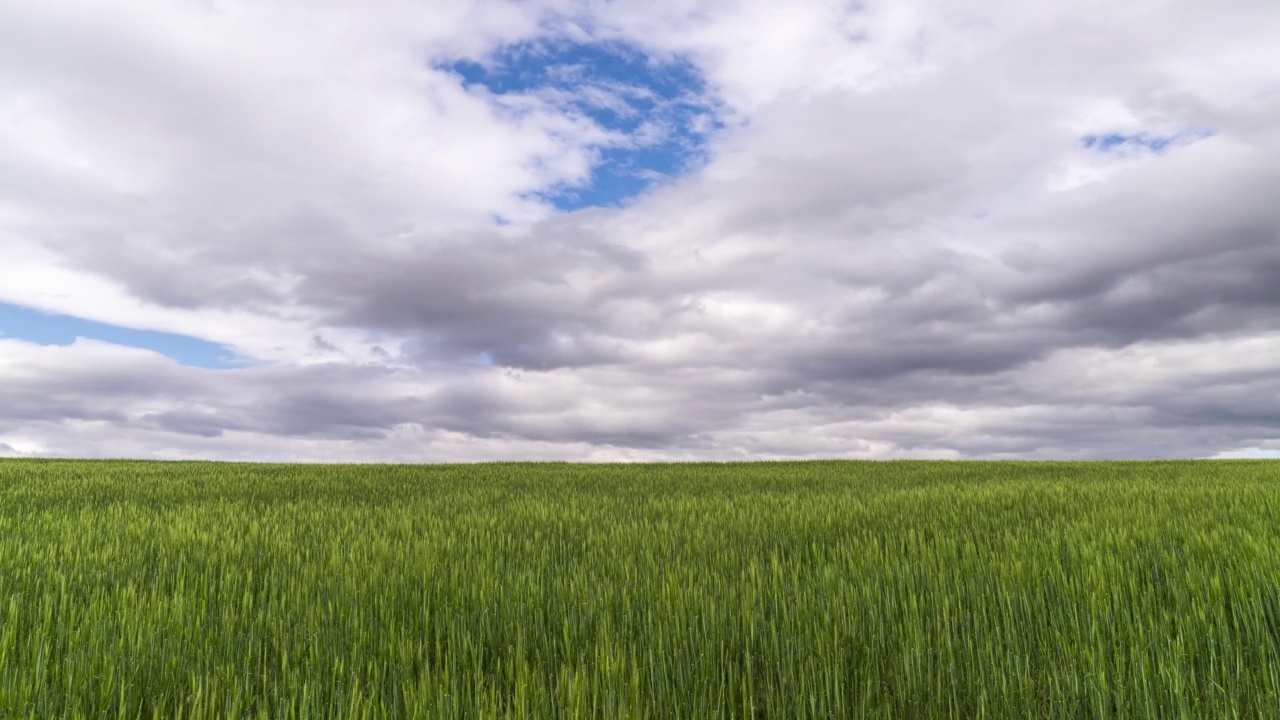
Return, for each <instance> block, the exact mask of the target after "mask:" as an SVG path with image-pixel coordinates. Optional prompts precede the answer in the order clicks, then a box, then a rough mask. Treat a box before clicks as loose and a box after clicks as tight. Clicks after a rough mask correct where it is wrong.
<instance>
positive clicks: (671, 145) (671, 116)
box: [441, 39, 720, 211]
mask: <svg viewBox="0 0 1280 720" xmlns="http://www.w3.org/2000/svg"><path fill="white" fill-rule="evenodd" d="M441 67H443V68H444V69H446V70H449V71H450V72H453V73H456V74H457V75H458V76H459V77H460V78H461V80H462V82H463V84H464V85H465V86H467V87H479V88H483V89H484V90H486V91H487V92H489V93H492V94H493V95H496V96H503V95H512V96H520V95H524V96H532V97H536V98H539V99H541V100H543V101H544V102H547V103H551V104H554V105H555V106H557V107H559V108H561V109H562V110H564V111H567V112H571V113H575V114H579V115H581V116H585V117H587V118H590V119H591V121H592V122H594V123H595V124H596V125H597V126H598V127H599V128H601V129H602V130H604V131H606V132H607V133H608V134H609V135H610V136H611V137H613V138H616V139H615V140H613V141H610V142H608V143H606V144H602V145H600V146H598V147H596V148H594V151H595V160H596V162H595V165H594V167H593V171H592V174H591V178H590V180H589V181H588V182H587V183H584V184H582V185H579V186H573V187H569V186H561V187H555V188H549V189H547V190H544V191H542V192H540V193H538V197H540V198H542V199H543V200H545V201H547V202H550V203H551V204H553V205H554V206H555V207H556V208H558V209H560V210H563V211H571V210H577V209H580V208H584V207H592V206H602V207H609V206H617V205H621V204H623V203H625V202H626V201H628V200H630V199H631V198H634V197H636V196H637V195H640V194H641V193H643V192H645V191H646V190H648V189H650V188H652V187H653V186H654V185H655V184H657V183H660V182H662V181H663V180H666V179H670V178H673V177H676V176H678V175H680V174H682V173H684V172H687V171H688V170H690V169H691V168H693V167H695V166H696V165H697V164H698V163H700V162H702V161H703V160H704V159H705V153H706V143H707V139H708V135H709V134H710V133H712V132H714V131H715V130H716V129H717V128H719V127H720V122H719V120H718V119H717V113H716V107H715V103H714V101H713V100H712V99H711V98H710V95H709V93H708V89H707V85H706V81H705V80H704V79H703V77H702V75H701V74H700V73H699V72H698V70H697V68H696V67H695V66H694V65H693V64H692V63H690V62H689V61H688V60H687V59H684V58H680V57H666V58H659V57H655V56H652V55H649V54H646V53H645V52H643V51H642V50H641V49H640V48H638V47H636V46H634V45H630V44H627V43H622V42H591V43H582V42H575V41H570V40H564V39H558V40H543V41H538V42H522V43H516V44H512V45H508V46H505V47H503V48H500V49H499V50H498V51H497V52H496V53H494V54H492V55H490V56H489V57H485V58H482V59H479V60H475V59H462V60H455V61H453V62H450V63H447V64H444V65H442V66H441Z"/></svg>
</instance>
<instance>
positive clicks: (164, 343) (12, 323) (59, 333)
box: [0, 303, 238, 370]
mask: <svg viewBox="0 0 1280 720" xmlns="http://www.w3.org/2000/svg"><path fill="white" fill-rule="evenodd" d="M0 338H12V339H15V340H25V341H27V342H31V343H36V344H37V345H70V344H71V343H73V342H75V340H76V338H85V339H89V340H99V341H102V342H108V343H113V344H116V345H126V346H129V347H136V348H142V349H144V350H151V351H153V352H157V353H160V354H161V355H165V356H166V357H169V358H171V359H173V360H174V361H175V362H178V363H179V364H182V365H189V366H191V367H200V368H208V369H213V370H226V369H230V368H234V367H237V366H238V363H237V361H236V360H235V357H234V354H233V353H232V352H231V351H230V350H228V349H227V348H225V347H223V346H222V345H219V344H217V343H213V342H209V341H207V340H201V339H199V338H194V337H190V336H187V335H179V334H176V333H167V332H159V331H155V330H134V329H132V328H126V327H121V326H118V325H111V324H108V323H101V322H96V321H94V320H85V319H84V318H78V317H73V316H70V315H57V314H52V313H45V312H41V311H39V310H32V309H30V308H26V307H22V306H20V305H12V304H9V303H0Z"/></svg>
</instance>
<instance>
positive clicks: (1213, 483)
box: [0, 460, 1280, 720]
mask: <svg viewBox="0 0 1280 720" xmlns="http://www.w3.org/2000/svg"><path fill="white" fill-rule="evenodd" d="M0 717H3V718H10V717H12V718H27V717H30V718H60V717H65V718H236V717H246V718H257V717H263V718H321V717H344V718H402V717H404V718H415V717H421V718H577V717H597V718H611V719H612V718H619V719H620V718H655V719H657V718H662V719H665V718H691V719H697V720H705V719H707V718H728V717H739V718H786V719H788V720H790V719H793V718H861V717H867V718H966V719H969V718H1188V719H1191V718H1194V719H1197V720H1198V719H1201V718H1277V717H1280V463H1276V462H1268V461H1199V462H1134V463H1119V462H1117V463H987V462H963V463H957V462H890V463H869V462H809V463H749V464H672V465H665V464H662V465H571V464H554V463H549V464H489V465H453V466H391V465H386V466H354V465H350V466H300V465H247V464H218V463H145V462H123V461H112V462H79V461H30V460H15V461H0Z"/></svg>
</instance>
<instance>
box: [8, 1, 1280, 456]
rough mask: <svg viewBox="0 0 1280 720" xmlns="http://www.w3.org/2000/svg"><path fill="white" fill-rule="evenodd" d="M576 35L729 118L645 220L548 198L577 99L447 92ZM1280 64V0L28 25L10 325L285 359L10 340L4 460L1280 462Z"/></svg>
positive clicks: (652, 198)
mask: <svg viewBox="0 0 1280 720" xmlns="http://www.w3.org/2000/svg"><path fill="white" fill-rule="evenodd" d="M548 33H552V34H554V33H561V34H564V33H569V34H574V35H576V36H577V37H578V39H579V40H590V39H592V38H595V39H604V38H612V39H622V40H625V41H626V42H629V43H634V44H636V45H638V46H639V47H643V48H646V49H647V50H648V51H649V52H652V53H655V54H661V53H670V54H675V55H679V56H681V57H685V58H688V59H689V60H690V61H691V62H693V63H695V64H696V65H697V66H698V68H699V69H700V71H701V72H702V73H703V74H704V75H705V77H706V79H707V81H708V92H709V93H712V94H713V95H714V97H712V98H707V100H709V101H715V102H718V103H720V104H719V105H718V107H720V108H721V110H722V112H723V113H724V119H725V120H727V124H726V127H725V128H724V129H722V130H720V131H717V132H716V133H715V134H714V135H713V137H712V139H711V143H710V146H709V152H710V158H709V163H708V164H707V166H706V167H705V168H702V169H699V170H697V171H695V172H693V173H691V174H690V175H688V176H686V177H683V178H680V179H678V180H676V181H674V182H673V183H671V184H669V185H667V186H665V187H662V188H660V189H658V190H655V191H654V192H652V193H651V194H649V195H646V196H645V197H642V198H640V199H638V200H637V201H636V202H634V203H633V204H631V205H629V206H628V207H626V208H624V209H617V210H602V209H592V210H584V211H581V212H577V213H570V214H558V213H556V212H554V210H553V209H552V208H551V207H549V206H547V205H545V204H543V203H541V202H539V201H537V200H536V199H531V197H532V196H531V195H530V193H533V192H535V191H539V190H547V189H550V188H552V187H555V186H557V185H558V184H562V183H566V182H570V183H572V182H575V181H580V180H582V179H583V178H585V177H586V176H587V174H588V173H589V170H590V163H591V162H592V159H593V157H594V155H593V148H594V147H596V146H598V145H599V144H600V143H601V142H605V141H609V142H613V141H614V140H616V139H610V138H608V137H607V135H606V134H605V131H604V130H603V129H602V128H600V127H598V126H596V125H594V124H592V123H591V122H589V120H588V119H587V118H584V117H582V116H581V115H579V114H577V113H575V112H572V111H571V110H570V109H569V108H566V107H563V106H561V105H559V104H558V100H557V99H556V98H555V97H553V96H551V95H548V94H546V93H543V94H542V95H539V94H536V93H534V94H526V95H521V96H510V97H497V96H494V95H491V94H489V93H486V92H484V91H482V90H479V89H471V90H468V89H466V88H464V87H463V86H462V84H461V82H460V79H459V78H458V77H456V76H454V75H452V74H450V73H448V72H445V71H442V70H438V69H434V68H435V64H436V63H437V62H438V61H440V60H442V59H447V58H451V57H459V56H466V57H472V58H482V57H484V56H485V54H486V53H488V52H490V51H492V50H493V49H495V48H498V47H500V46H501V45H503V44H504V43H510V42H515V41H518V40H522V39H529V38H534V37H538V36H540V35H546V34H548ZM1277 36H1280V10H1277V9H1276V8H1275V7H1274V6H1273V5H1272V4H1270V3H1266V2H1261V1H1258V2H1247V1H1245V0H1232V2H1230V3H1228V4H1227V5H1226V6H1221V7H1219V6H1213V7H1210V6H1205V5H1203V4H1202V3H1199V4H1198V3H1192V2H1190V1H1189V0H1185V1H1184V0H1150V1H1149V2H1143V3H1137V4H1128V5H1125V6H1124V7H1123V8H1121V7H1116V6H1113V5H1111V4H1105V5H1104V4H1102V3H1084V4H1080V3H1065V2H1049V3H1036V4H1030V5H1021V6H1018V7H1016V8H1010V7H1007V6H1006V5H1005V4H1000V3H994V2H989V1H987V0H966V1H965V2H961V3H954V2H945V3H944V2H940V1H939V2H934V1H933V0H930V1H923V0H922V1H918V2H907V3H900V2H895V3H888V2H872V3H867V4H866V5H865V6H863V5H860V4H853V3H846V2H814V3H804V4H800V5H794V4H793V5H781V4H778V3H765V2H747V3H741V2H734V3H729V2H719V1H718V0H705V1H698V0H661V1H660V2H643V3H642V2H633V1H632V0H618V1H616V2H542V3H515V2H490V1H484V2H471V3H410V2H399V1H398V0H387V1H386V2H381V3H375V4H373V5H368V6H361V7H360V8H355V7H354V6H349V5H345V4H341V3H322V4H320V5H316V6H314V7H313V6H311V5H309V6H307V8H305V9H303V8H301V6H298V7H295V6H293V5H290V4H288V3H272V2H267V3H248V2H243V3H242V2H204V3H197V2H188V3H183V2H179V3H160V2H155V3H145V2H144V3H138V2H135V3H111V4H108V6H103V5H101V4H99V3H75V2H69V1H67V2H58V3H36V2H17V3H9V4H8V5H6V6H5V7H4V8H0V124H2V125H3V127H4V130H5V132H3V133H0V301H8V302H16V303H19V304H24V305H29V306H33V307H39V308H42V309H47V310H53V311H58V312H62V313H68V314H74V315H79V316H83V317H88V318H91V319H95V320H100V321H103V322H110V323H117V324H123V325H128V326H133V327H144V328H152V329H159V330H167V331H170V332H182V333H186V334H192V335H197V336H200V337H203V338H205V339H208V340H213V341H215V342H219V343H222V344H226V345H227V346H229V347H232V348H234V349H235V350H236V351H238V352H240V353H242V354H244V355H246V356H250V357H253V358H256V359H258V360H259V361H260V364H259V365H257V366H255V367H252V368H248V369H243V370H234V371H205V370H197V369H193V368H183V367H180V366H178V365H176V364H174V363H172V362H170V361H168V360H167V359H165V358H163V357H161V356H158V355H155V354H153V353H146V352H143V351H136V350H129V349H123V348H118V347H112V346H107V345H103V344H95V343H88V342H80V343H77V344H75V345H73V346H71V347H67V348H40V347H36V346H33V345H30V344H29V343H23V342H20V341H16V340H4V339H0V396H3V397H5V398H6V402H4V403H0V405H3V407H0V443H3V444H4V445H5V446H7V447H8V450H6V452H10V453H26V454H42V453H49V454H71V455H130V456H157V457H196V456H199V457H204V456H216V457H228V458H240V459H249V458H272V459H276V458H278V459H316V460H323V459H397V460H398V459H411V460H461V459H488V458H492V459H499V458H516V457H526V458H531V459H546V458H567V459H654V458H670V459H682V458H694V457H699V458H719V459H729V458H747V457H798V456H808V455H822V456H856V457H894V456H901V455H912V456H928V457H958V456H969V455H981V456H1000V457H1005V456H1010V457H1014V456H1016V457H1090V456H1123V457H1141V456H1152V455H1158V456H1167V455H1197V456H1205V455H1212V454H1214V453H1217V452H1220V451H1223V452H1226V451H1236V450H1238V449H1240V448H1244V447H1254V448H1266V447H1268V443H1269V442H1274V441H1275V440H1276V439H1277V438H1280V412H1278V410H1277V406H1276V405H1275V404H1274V401H1272V400H1269V398H1275V397H1280V393H1278V392H1277V391H1280V386H1278V385H1277V384H1278V383H1280V373H1277V372H1276V371H1275V370H1274V367H1275V366H1276V364H1275V362H1274V359H1275V358H1280V344H1277V343H1278V342H1280V341H1278V340H1277V337H1278V336H1277V334H1276V333H1277V332H1280V327H1278V326H1277V324H1276V320H1275V318H1277V317H1280V315H1278V314H1277V312H1276V310H1277V305H1278V304H1280V296H1278V295H1277V294H1276V290H1275V288H1276V287H1280V209H1277V207H1276V206H1275V203H1274V201H1273V198H1274V197H1275V194H1276V190H1277V189H1278V188H1280V131H1277V130H1276V129H1275V128H1276V127H1280V125H1277V122H1276V121H1277V120H1280V86H1278V85H1277V84H1276V82H1275V81H1274V78H1276V77H1280V50H1277V49H1276V46H1275V43H1274V42H1272V41H1271V39H1272V38H1274V37H1277ZM584 91H592V90H591V88H584ZM512 103H516V104H518V107H513V106H512ZM1189 129H1196V130H1198V129H1205V130H1212V131H1213V133H1214V134H1213V136H1212V137H1209V138H1206V139H1202V140H1199V141H1198V142H1194V143H1190V142H1188V143H1185V144H1174V145H1171V146H1170V147H1169V148H1168V149H1167V150H1166V151H1165V152H1163V153H1160V154H1156V153H1135V154H1130V155H1127V156H1121V155H1116V154H1103V153H1097V152H1094V151H1092V150H1089V149H1087V148H1084V147H1082V146H1081V142H1080V140H1081V137H1082V136H1083V135H1086V134H1108V133H1126V134H1137V133H1148V134H1150V135H1153V136H1166V137H1167V136H1172V135H1176V134H1178V133H1183V132H1187V131H1188V130H1189ZM494 216H501V217H504V218H507V219H509V220H511V221H512V224H511V225H509V226H508V227H505V228H501V229H499V228H495V227H493V221H492V218H493V217H494ZM317 338H319V340H317ZM482 357H487V358H491V359H492V364H485V363H483V362H479V361H477V358H482ZM0 449H3V448H0Z"/></svg>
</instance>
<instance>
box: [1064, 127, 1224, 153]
mask: <svg viewBox="0 0 1280 720" xmlns="http://www.w3.org/2000/svg"><path fill="white" fill-rule="evenodd" d="M1212 135H1213V131H1212V130H1209V129H1207V128H1189V129H1187V130H1183V131H1181V132H1178V133H1175V134H1172V135H1158V134H1155V133H1147V132H1136V133H1121V132H1111V133H1098V134H1089V135H1085V136H1083V137H1081V138H1080V144H1081V145H1082V146H1084V147H1085V148H1087V149H1089V150H1096V151H1098V152H1118V151H1128V150H1140V151H1142V150H1146V151H1150V152H1152V153H1155V154H1157V155H1159V154H1161V153H1163V152H1165V151H1167V150H1168V149H1169V148H1171V147H1173V146H1175V145H1189V144H1191V143H1193V142H1196V141H1197V140H1203V139H1205V138H1207V137H1210V136H1212Z"/></svg>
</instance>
